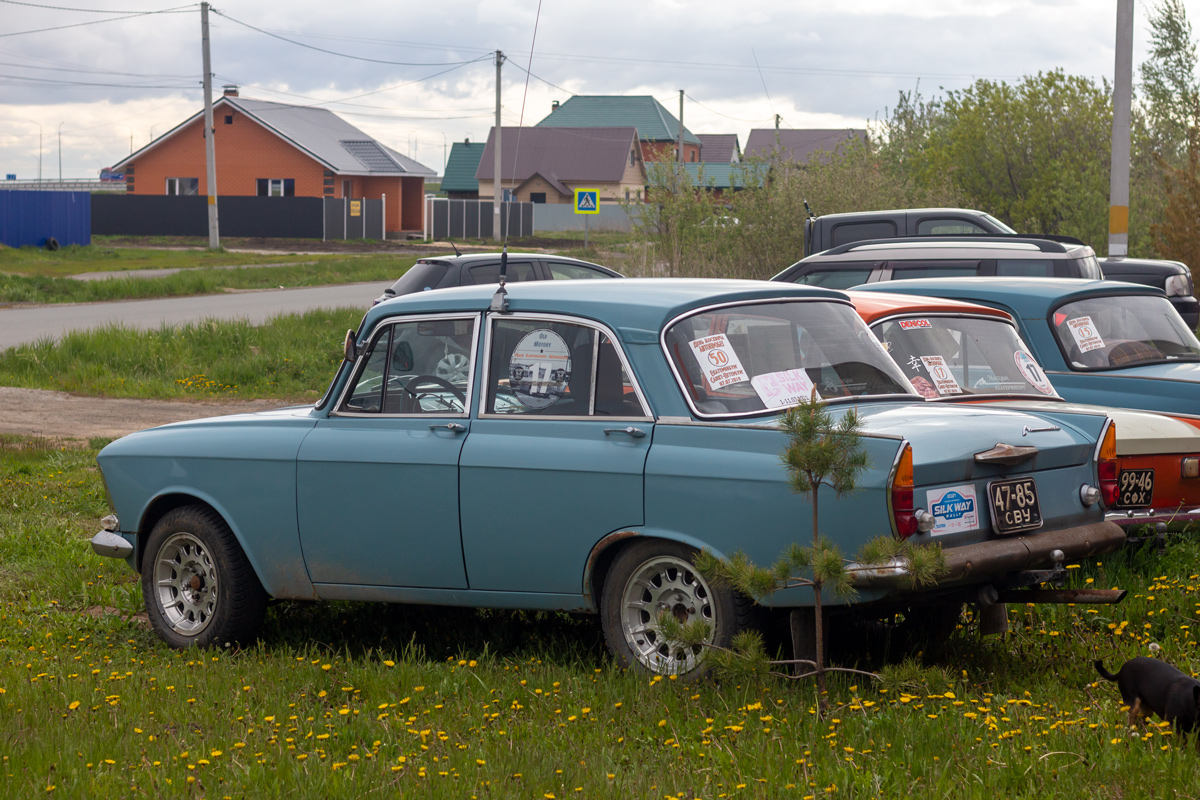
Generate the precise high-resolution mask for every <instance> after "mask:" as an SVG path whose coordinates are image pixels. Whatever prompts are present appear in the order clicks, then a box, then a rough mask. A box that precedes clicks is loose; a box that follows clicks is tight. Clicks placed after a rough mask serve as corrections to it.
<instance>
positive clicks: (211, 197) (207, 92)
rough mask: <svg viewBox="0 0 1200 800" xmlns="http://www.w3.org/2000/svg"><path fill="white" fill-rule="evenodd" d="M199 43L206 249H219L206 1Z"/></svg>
mask: <svg viewBox="0 0 1200 800" xmlns="http://www.w3.org/2000/svg"><path fill="white" fill-rule="evenodd" d="M200 45H201V48H202V49H203V51H204V163H205V166H206V167H207V181H206V182H207V183H208V249H209V250H219V249H221V233H220V227H219V226H218V224H217V152H216V148H215V147H214V145H213V138H214V137H215V136H216V132H217V130H216V127H215V126H214V125H213V109H212V56H211V55H210V54H209V47H208V3H207V2H204V3H201V4H200Z"/></svg>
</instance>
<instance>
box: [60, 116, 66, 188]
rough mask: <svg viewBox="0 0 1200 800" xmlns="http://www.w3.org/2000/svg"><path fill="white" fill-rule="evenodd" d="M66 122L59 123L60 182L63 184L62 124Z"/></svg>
mask: <svg viewBox="0 0 1200 800" xmlns="http://www.w3.org/2000/svg"><path fill="white" fill-rule="evenodd" d="M66 124H67V123H66V122H60V123H58V183H59V185H60V186H61V185H62V126H63V125H66Z"/></svg>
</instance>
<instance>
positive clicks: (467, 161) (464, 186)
mask: <svg viewBox="0 0 1200 800" xmlns="http://www.w3.org/2000/svg"><path fill="white" fill-rule="evenodd" d="M485 147H487V144H486V143H484V142H472V141H471V140H470V139H467V140H466V141H465V142H455V143H454V144H453V145H451V146H450V156H449V157H448V158H447V159H446V174H445V175H444V176H443V177H442V191H443V192H445V193H446V196H447V197H449V198H450V199H451V200H478V199H479V181H478V179H476V177H475V170H477V169H479V159H480V158H482V157H483V150H484V148H485Z"/></svg>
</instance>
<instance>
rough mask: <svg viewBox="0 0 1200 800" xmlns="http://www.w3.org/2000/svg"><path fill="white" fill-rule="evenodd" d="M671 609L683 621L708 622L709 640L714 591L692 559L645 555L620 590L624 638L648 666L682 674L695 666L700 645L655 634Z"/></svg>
mask: <svg viewBox="0 0 1200 800" xmlns="http://www.w3.org/2000/svg"><path fill="white" fill-rule="evenodd" d="M663 614H670V615H671V616H673V617H675V619H677V620H679V622H681V623H683V624H685V625H686V624H688V623H691V622H695V621H696V620H703V621H704V622H707V623H708V626H709V634H708V638H707V639H706V640H705V641H706V643H711V642H712V640H713V636H714V635H715V633H716V618H715V611H714V604H713V593H712V590H711V589H710V588H709V586H708V583H706V582H705V580H704V579H703V578H702V577H700V575H699V574H698V573H697V572H696V571H695V570H694V568H693V567H692V565H691V564H689V563H687V562H686V561H684V560H682V559H679V558H675V557H672V556H658V557H656V558H652V559H650V560H649V561H646V562H645V563H644V564H642V565H641V566H640V567H638V568H637V570H635V571H634V573H633V575H632V576H630V578H629V580H628V581H627V582H626V583H625V589H624V591H623V592H622V593H621V628H622V630H623V631H624V634H625V643H626V644H627V645H629V649H630V650H632V651H633V654H634V656H635V657H636V658H637V660H638V661H639V662H641V664H642V665H643V666H645V667H646V668H647V669H649V670H651V671H652V672H656V673H659V674H667V675H680V674H683V673H685V672H688V671H690V670H692V669H694V668H695V667H696V663H697V659H698V658H699V656H700V651H701V650H702V647H701V646H700V645H696V646H693V647H684V646H682V645H680V644H678V643H674V642H668V641H666V640H665V639H663V637H662V636H660V635H659V633H658V631H657V621H658V619H659V617H660V616H661V615H663Z"/></svg>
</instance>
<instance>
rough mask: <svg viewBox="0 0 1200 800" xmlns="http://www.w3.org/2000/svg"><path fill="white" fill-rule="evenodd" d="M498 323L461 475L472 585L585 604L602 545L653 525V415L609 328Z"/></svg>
mask: <svg viewBox="0 0 1200 800" xmlns="http://www.w3.org/2000/svg"><path fill="white" fill-rule="evenodd" d="M488 325H489V330H488V335H487V344H486V349H485V355H484V360H483V364H484V366H485V371H484V377H483V379H482V380H483V383H482V384H481V390H480V408H479V414H478V418H477V419H475V420H474V421H473V422H472V425H471V435H470V436H469V437H468V438H467V441H466V444H465V445H464V446H463V451H462V459H461V462H460V464H461V467H460V472H459V477H460V481H461V493H462V494H461V497H462V503H461V506H462V532H463V553H464V556H465V558H466V564H467V578H468V582H469V584H470V587H471V589H472V590H482V591H494V592H540V593H554V594H562V595H579V594H580V593H581V591H582V589H583V573H584V567H585V564H586V561H587V557H588V554H589V553H590V552H591V550H592V547H593V545H595V543H596V542H597V541H599V540H600V539H601V538H602V537H604V536H605V535H607V534H609V533H611V532H614V531H619V530H622V529H625V528H631V527H635V526H638V525H641V524H642V522H643V517H644V508H643V505H644V504H643V472H644V469H645V464H646V454H647V453H648V452H649V450H650V441H651V438H652V435H653V422H652V418H651V417H650V414H649V412H648V409H647V408H646V405H645V402H644V399H643V397H642V395H641V392H640V390H639V389H638V387H637V385H636V383H635V382H634V380H633V379H632V377H631V375H632V373H631V371H630V370H629V368H628V365H627V363H626V361H625V359H624V356H623V355H622V354H621V352H620V350H619V348H618V347H617V346H616V344H615V342H614V339H613V337H612V335H611V333H610V332H609V331H607V330H604V329H602V328H600V327H599V326H597V325H595V324H594V323H590V322H586V321H583V320H579V319H574V318H568V317H560V316H542V315H522V314H505V315H492V316H491V317H489V319H488Z"/></svg>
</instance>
